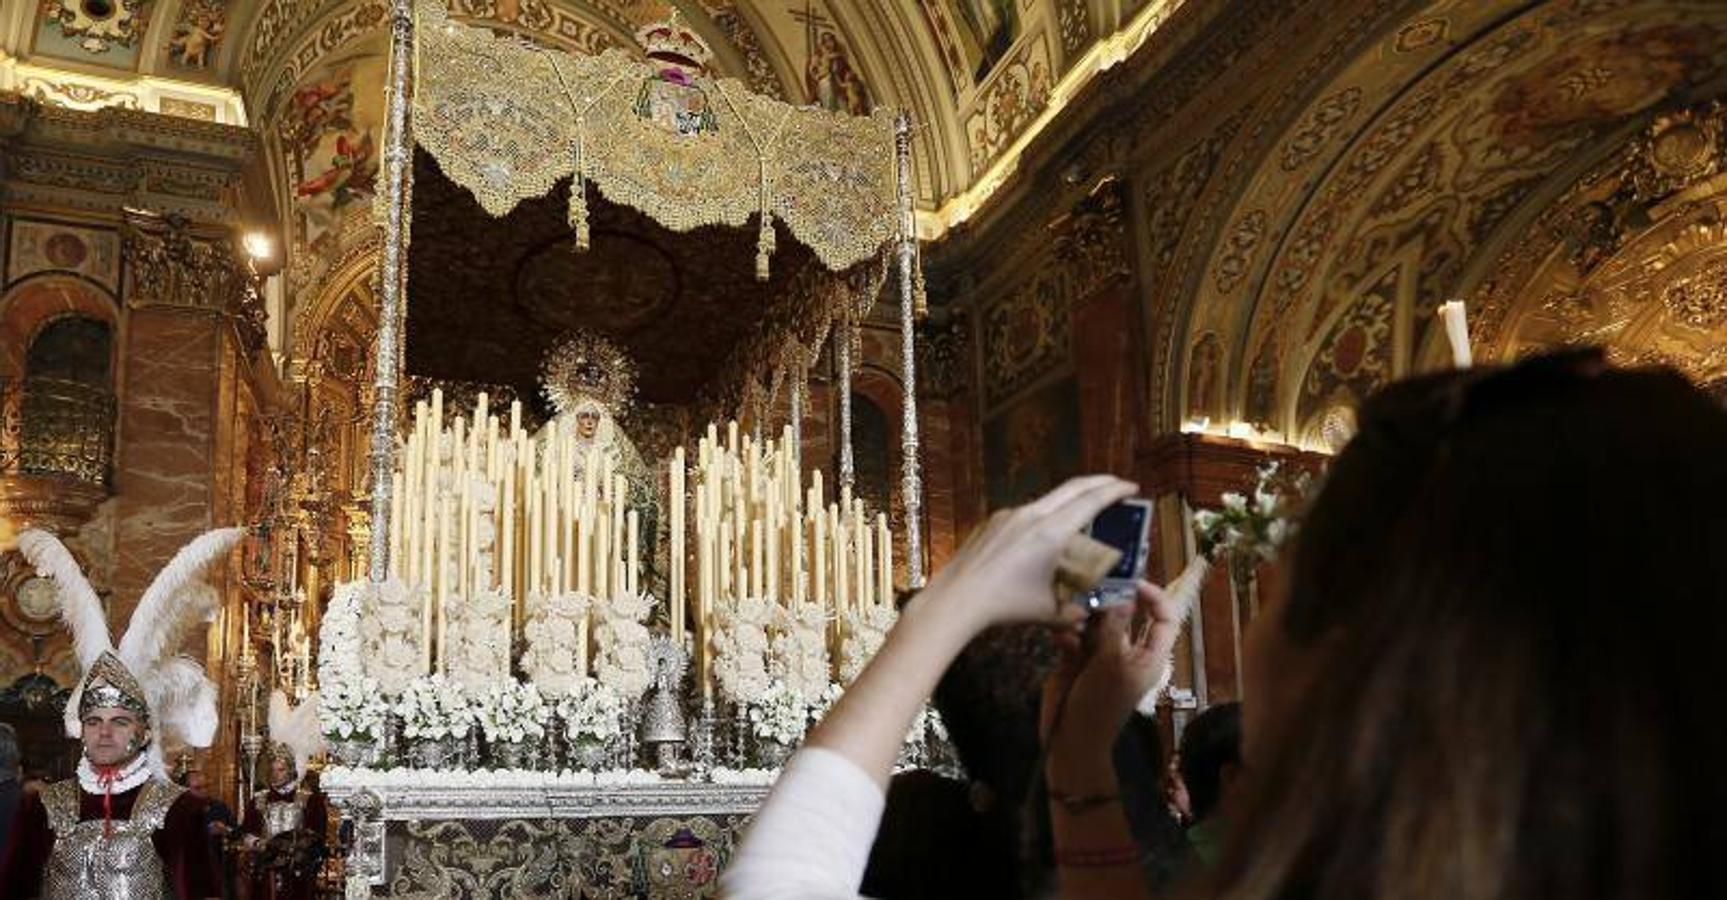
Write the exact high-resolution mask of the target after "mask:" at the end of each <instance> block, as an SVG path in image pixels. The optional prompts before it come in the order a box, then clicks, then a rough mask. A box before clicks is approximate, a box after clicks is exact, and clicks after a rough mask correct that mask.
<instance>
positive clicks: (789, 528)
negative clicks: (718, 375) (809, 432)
mask: <svg viewBox="0 0 1727 900" xmlns="http://www.w3.org/2000/svg"><path fill="white" fill-rule="evenodd" d="M684 493H685V472H684V449H683V448H682V447H679V448H677V449H676V450H674V451H673V453H672V463H671V498H672V504H671V505H672V512H671V520H672V525H673V528H672V561H673V562H672V607H671V624H672V635H673V637H674V638H675V639H677V640H682V639H683V629H684V628H685V626H686V622H688V623H691V627H694V628H695V629H697V635H696V641H695V646H696V678H697V681H698V683H699V684H701V686H702V690H703V696H704V697H705V696H711V693H712V689H713V686H714V685H713V682H714V679H713V641H712V639H713V634H714V630H715V628H716V626H717V624H718V620H719V618H720V616H721V613H722V610H723V609H724V608H725V607H726V606H732V607H734V608H735V606H736V605H737V604H738V603H740V602H742V601H744V600H745V599H761V600H767V601H769V602H773V603H779V604H781V605H784V606H787V607H794V608H798V607H805V606H808V605H814V606H817V607H821V608H823V609H825V610H826V611H827V613H828V619H829V621H830V622H832V623H833V624H832V626H831V629H830V639H831V640H832V641H833V642H834V646H835V647H837V646H838V645H839V643H840V642H841V641H843V639H844V629H845V628H846V627H847V618H846V615H847V613H849V612H854V611H860V610H862V609H864V608H866V607H871V606H885V605H891V604H892V603H893V594H894V591H893V571H894V570H893V543H894V536H893V532H892V531H891V530H890V529H889V527H888V520H887V516H886V515H885V514H883V513H879V512H878V513H877V514H876V515H875V516H874V517H873V519H872V517H871V516H870V515H869V512H868V511H867V510H866V509H865V507H864V502H863V500H862V499H861V498H858V497H854V496H852V493H851V489H850V488H849V487H846V488H842V489H841V490H840V491H839V495H838V496H837V497H832V498H830V497H829V495H828V493H827V488H826V486H825V484H824V480H823V477H822V473H821V471H820V470H816V471H814V472H811V473H810V476H809V479H808V481H807V483H806V482H805V479H804V477H803V466H802V462H801V460H800V459H799V458H798V444H797V442H796V441H795V440H794V435H793V433H792V430H791V428H790V427H789V426H788V427H787V428H786V429H785V430H784V431H783V432H782V433H781V435H780V438H779V440H777V441H774V440H768V441H756V440H754V439H753V438H752V437H750V436H749V435H740V433H739V429H738V424H737V423H736V422H731V423H728V424H727V425H726V430H725V436H724V439H723V440H722V439H721V436H720V432H719V429H718V427H717V426H714V425H709V426H708V429H707V433H706V434H705V435H704V436H703V437H702V438H701V441H700V442H699V444H698V445H697V448H696V466H695V479H694V483H693V484H692V485H691V486H690V488H689V493H690V495H691V496H690V497H689V498H688V502H690V503H691V504H692V505H693V507H694V509H693V512H694V523H693V524H692V525H691V526H690V527H689V528H688V529H687V531H688V532H689V533H690V534H691V535H693V537H694V539H695V547H694V549H693V552H691V551H690V550H688V549H687V548H686V545H685V532H686V529H685V528H684V527H683V524H682V523H683V521H684V509H683V506H684V503H685V502H686V498H685V497H684ZM686 560H687V561H688V562H690V563H693V564H694V566H695V570H696V571H695V575H694V576H693V578H691V577H690V576H688V574H687V571H686V568H685V566H684V563H685V562H686ZM686 581H692V582H693V583H694V587H695V590H694V592H693V598H694V602H695V606H696V608H695V610H694V611H693V612H691V611H688V610H686V608H685V597H686V591H685V582H686Z"/></svg>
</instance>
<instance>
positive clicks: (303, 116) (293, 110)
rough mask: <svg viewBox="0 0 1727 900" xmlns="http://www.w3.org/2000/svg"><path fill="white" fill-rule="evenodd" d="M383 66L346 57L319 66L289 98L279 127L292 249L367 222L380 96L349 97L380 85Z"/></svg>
mask: <svg viewBox="0 0 1727 900" xmlns="http://www.w3.org/2000/svg"><path fill="white" fill-rule="evenodd" d="M384 74H385V73H384V60H383V59H382V58H381V57H378V56H376V55H369V54H368V55H362V56H354V57H349V58H348V59H346V60H342V61H338V62H335V63H332V64H330V65H328V66H325V67H324V68H323V69H321V70H319V71H318V72H316V73H314V74H313V76H312V77H311V78H309V79H307V80H306V81H305V82H304V83H302V84H301V86H300V87H299V88H298V89H296V90H295V91H294V94H293V96H292V98H291V99H290V101H289V106H288V110H287V113H286V115H285V116H284V117H283V122H282V125H281V132H282V145H283V149H284V150H285V151H286V153H287V156H288V161H289V165H290V166H291V167H292V171H291V173H290V182H291V184H292V187H293V209H294V220H295V221H294V224H295V228H296V231H297V237H298V240H299V242H301V243H303V244H304V245H306V246H308V247H311V248H313V249H317V248H319V247H320V246H322V245H323V244H324V243H325V242H326V241H327V240H328V239H329V238H330V236H331V235H332V234H334V233H337V232H339V231H340V230H341V228H342V225H343V222H345V221H346V220H347V219H348V218H349V217H351V216H356V215H358V216H362V217H364V216H365V215H366V209H367V206H366V204H368V203H370V202H371V199H372V196H373V194H374V193H375V192H376V189H377V179H378V153H377V147H378V141H379V138H380V137H381V133H382V119H383V110H382V105H383V94H382V92H380V91H376V90H371V91H360V92H356V91H355V86H356V85H377V84H382V83H383V80H384Z"/></svg>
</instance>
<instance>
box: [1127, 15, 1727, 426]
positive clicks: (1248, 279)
mask: <svg viewBox="0 0 1727 900" xmlns="http://www.w3.org/2000/svg"><path fill="white" fill-rule="evenodd" d="M1723 36H1727V9H1723V8H1722V7H1720V6H1719V5H1717V4H1708V3H1701V2H1678V3H1657V2H1652V0H1631V2H1626V3H1620V4H1614V5H1612V6H1611V7H1608V6H1604V5H1592V4H1575V3H1563V2H1548V3H1542V4H1537V5H1534V6H1532V7H1531V6H1527V5H1522V4H1513V3H1501V2H1488V3H1479V4H1468V5H1466V6H1463V7H1459V6H1456V5H1447V4H1428V5H1427V6H1426V8H1425V10H1421V9H1417V10H1414V11H1412V14H1411V15H1409V16H1408V17H1407V18H1406V19H1405V20H1404V24H1403V25H1402V27H1399V28H1394V29H1392V30H1391V31H1390V32H1388V33H1386V34H1383V35H1381V36H1380V37H1378V38H1377V39H1375V40H1373V41H1369V42H1366V43H1364V44H1363V45H1362V46H1361V47H1359V48H1358V49H1357V50H1356V51H1355V55H1354V56H1353V57H1352V58H1351V59H1350V60H1349V61H1347V62H1345V63H1343V64H1341V65H1340V66H1339V67H1338V68H1337V70H1336V74H1335V75H1334V76H1333V77H1331V78H1330V79H1329V81H1327V82H1323V87H1321V88H1320V89H1319V90H1318V91H1317V92H1314V93H1313V95H1312V99H1310V100H1308V101H1307V102H1306V104H1305V106H1304V107H1303V108H1302V109H1301V112H1300V113H1299V114H1298V115H1296V116H1295V117H1294V118H1293V119H1286V120H1284V122H1285V124H1281V125H1279V126H1277V127H1280V128H1281V129H1282V136H1281V138H1279V139H1278V140H1277V141H1276V142H1274V143H1272V144H1269V145H1266V146H1265V148H1264V149H1263V151H1261V153H1260V155H1259V156H1258V157H1257V161H1256V162H1255V163H1254V164H1253V167H1252V169H1253V174H1252V175H1251V176H1249V177H1248V178H1247V179H1246V180H1245V185H1246V189H1245V191H1243V192H1242V193H1241V194H1240V195H1238V196H1237V197H1235V199H1234V201H1233V203H1232V205H1231V207H1230V209H1229V211H1228V212H1227V214H1226V215H1225V216H1224V217H1223V218H1222V219H1221V220H1220V221H1221V225H1220V230H1219V231H1218V232H1216V233H1215V234H1214V235H1204V234H1197V235H1196V236H1195V237H1194V238H1192V239H1190V241H1189V242H1188V244H1187V246H1186V249H1185V251H1184V252H1185V253H1186V254H1190V255H1194V256H1195V258H1203V259H1204V260H1205V262H1204V266H1203V269H1200V270H1198V271H1195V272H1194V273H1193V274H1192V276H1191V277H1192V278H1194V281H1193V282H1192V291H1191V293H1189V294H1187V295H1186V296H1187V298H1188V299H1187V301H1186V303H1185V304H1182V305H1180V306H1178V308H1177V309H1176V310H1175V311H1174V313H1173V315H1174V317H1175V318H1174V322H1175V327H1174V328H1173V329H1172V330H1171V332H1170V333H1171V334H1172V335H1173V336H1174V337H1173V338H1172V340H1173V341H1174V342H1175V344H1176V346H1174V347H1173V348H1169V350H1167V351H1166V352H1168V354H1169V355H1168V359H1170V360H1171V368H1170V370H1169V371H1168V372H1167V375H1166V378H1165V379H1164V381H1163V385H1162V387H1163V394H1164V401H1163V408H1164V410H1165V414H1164V417H1163V418H1164V421H1162V422H1161V424H1162V426H1163V427H1165V428H1168V429H1173V428H1174V427H1176V426H1177V425H1178V424H1179V423H1180V422H1182V421H1183V420H1185V419H1187V418H1189V417H1191V416H1193V415H1222V416H1224V417H1226V418H1227V419H1229V420H1238V421H1244V422H1249V423H1253V424H1256V425H1259V426H1262V427H1264V428H1265V429H1267V430H1269V431H1270V432H1271V433H1272V434H1273V435H1274V436H1277V437H1281V438H1283V439H1284V440H1289V441H1305V442H1308V443H1312V444H1323V443H1329V442H1330V441H1328V440H1327V439H1326V438H1325V437H1324V436H1325V435H1326V434H1327V433H1328V432H1335V431H1338V430H1339V429H1344V428H1346V423H1344V421H1343V420H1344V419H1345V418H1346V416H1347V412H1348V410H1350V408H1351V407H1352V406H1353V405H1354V404H1355V403H1356V402H1359V400H1360V399H1361V398H1362V397H1364V396H1366V394H1368V393H1369V392H1371V391H1372V390H1374V389H1375V388H1377V387H1378V386H1379V385H1381V384H1384V383H1385V382H1387V381H1389V380H1391V379H1393V378H1396V377H1399V376H1402V375H1404V374H1407V373H1409V372H1413V371H1418V370H1420V369H1422V368H1426V367H1430V366H1433V365H1437V364H1439V363H1440V361H1441V360H1442V359H1443V358H1444V355H1443V352H1442V349H1443V339H1442V335H1441V334H1440V333H1439V329H1437V328H1435V327H1433V324H1434V321H1435V316H1434V310H1435V308H1436V307H1437V305H1438V304H1439V303H1440V302H1442V301H1444V300H1446V299H1449V298H1451V297H1453V296H1458V295H1460V294H1463V293H1465V292H1468V291H1470V290H1472V289H1473V288H1474V286H1475V285H1476V284H1477V283H1479V281H1478V280H1479V279H1481V278H1483V277H1485V275H1484V274H1483V272H1482V270H1483V268H1484V264H1485V263H1486V262H1487V261H1490V260H1492V259H1494V258H1495V257H1497V256H1498V255H1499V254H1500V253H1501V252H1502V251H1504V250H1505V249H1506V248H1507V247H1510V246H1512V245H1515V244H1517V243H1519V242H1521V241H1523V240H1524V239H1526V238H1527V237H1529V236H1530V230H1529V228H1530V224H1531V222H1532V221H1535V220H1536V219H1537V218H1538V217H1539V215H1540V211H1541V210H1542V209H1545V208H1548V207H1550V206H1552V205H1553V204H1554V203H1555V202H1556V201H1557V200H1558V198H1559V197H1560V196H1561V195H1562V194H1563V193H1564V192H1565V191H1566V190H1567V188H1568V187H1569V186H1571V185H1572V184H1574V183H1576V182H1577V181H1578V179H1579V178H1580V177H1581V176H1582V175H1583V174H1584V173H1586V172H1587V171H1589V170H1590V168H1591V167H1592V166H1594V165H1595V164H1596V163H1597V162H1598V161H1600V160H1601V159H1602V158H1603V157H1611V156H1612V155H1614V154H1615V152H1616V151H1617V149H1618V148H1620V147H1623V146H1625V145H1626V144H1627V143H1628V142H1630V141H1632V140H1633V139H1635V138H1636V137H1637V135H1638V134H1639V133H1640V132H1641V131H1642V130H1643V129H1644V128H1645V127H1646V126H1647V125H1648V123H1649V122H1650V121H1651V120H1652V119H1653V118H1654V117H1655V116H1656V115H1657V114H1658V113H1659V112H1660V111H1661V110H1664V109H1670V108H1672V107H1673V106H1674V105H1676V104H1686V103H1696V102H1699V101H1701V100H1707V99H1708V98H1711V97H1714V96H1718V95H1719V94H1720V93H1721V92H1722V87H1721V86H1722V83H1723V80H1724V74H1727V39H1724V37H1723ZM1280 115H1287V114H1282V113H1279V112H1278V111H1277V110H1275V109H1273V110H1271V111H1269V112H1266V113H1262V116H1263V117H1264V119H1265V120H1266V121H1261V122H1257V123H1250V125H1252V126H1253V127H1247V126H1244V127H1243V128H1244V130H1243V132H1242V133H1244V134H1247V135H1257V134H1261V133H1263V129H1264V128H1265V127H1266V126H1267V125H1270V124H1272V121H1273V120H1274V117H1276V116H1280ZM1244 140H1245V139H1244ZM1676 227H1679V226H1676ZM1650 240H1658V239H1657V238H1655V237H1651V238H1650ZM1196 241H1197V242H1203V243H1195V242H1196ZM1196 247H1197V248H1202V249H1201V253H1200V254H1194V250H1195V248H1196ZM1688 302H1695V301H1694V300H1692V301H1688ZM1214 340H1215V341H1218V342H1220V344H1221V347H1220V349H1213V348H1212V347H1211V346H1210V345H1209V343H1208V342H1211V341H1214ZM1218 357H1221V360H1222V361H1221V364H1220V365H1219V368H1220V369H1221V372H1222V374H1221V375H1212V374H1210V373H1206V372H1202V371H1198V370H1197V368H1198V367H1199V366H1200V365H1202V364H1204V365H1211V364H1212V363H1211V360H1212V359H1215V358H1218ZM1213 390H1221V392H1222V396H1223V399H1222V400H1221V401H1212V400H1211V399H1210V398H1211V396H1212V395H1211V394H1209V393H1208V392H1210V391H1213ZM1196 393H1197V394H1198V396H1199V398H1200V399H1202V400H1203V401H1205V402H1204V403H1203V407H1204V408H1201V405H1195V404H1193V400H1194V399H1195V394H1196Z"/></svg>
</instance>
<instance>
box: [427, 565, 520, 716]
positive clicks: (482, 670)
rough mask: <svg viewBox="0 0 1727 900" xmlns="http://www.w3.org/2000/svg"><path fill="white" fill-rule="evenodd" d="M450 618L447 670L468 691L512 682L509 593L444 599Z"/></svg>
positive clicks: (494, 592) (488, 591)
mask: <svg viewBox="0 0 1727 900" xmlns="http://www.w3.org/2000/svg"><path fill="white" fill-rule="evenodd" d="M444 610H445V615H447V616H448V617H449V623H450V624H449V636H450V639H451V640H450V644H451V646H450V647H449V648H448V654H449V662H448V666H449V668H448V671H449V673H450V678H451V679H452V680H454V681H455V682H457V683H458V684H460V685H462V687H464V688H466V689H467V690H469V691H474V692H477V691H483V690H487V689H488V688H490V687H491V686H493V685H496V684H500V683H503V682H508V681H509V680H510V617H511V615H512V614H513V613H514V609H513V608H512V603H511V600H510V597H509V595H508V594H505V593H503V592H502V591H499V590H495V589H494V590H484V591H479V592H477V593H475V594H474V595H473V596H471V597H456V596H453V595H452V596H449V597H446V598H445V600H444Z"/></svg>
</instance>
